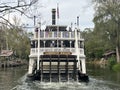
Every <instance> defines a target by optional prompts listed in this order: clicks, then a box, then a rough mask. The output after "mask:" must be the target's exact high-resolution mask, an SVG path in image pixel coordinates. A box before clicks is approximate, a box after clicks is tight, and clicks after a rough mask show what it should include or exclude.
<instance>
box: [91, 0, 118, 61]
mask: <svg viewBox="0 0 120 90" xmlns="http://www.w3.org/2000/svg"><path fill="white" fill-rule="evenodd" d="M93 2H94V4H95V11H96V13H95V17H94V20H93V21H94V23H95V31H96V32H98V33H100V34H101V33H102V35H101V37H104V38H105V39H106V41H107V42H108V44H109V45H111V46H112V47H113V48H115V50H116V59H117V62H120V35H119V33H120V29H119V28H120V1H119V0H93Z"/></svg>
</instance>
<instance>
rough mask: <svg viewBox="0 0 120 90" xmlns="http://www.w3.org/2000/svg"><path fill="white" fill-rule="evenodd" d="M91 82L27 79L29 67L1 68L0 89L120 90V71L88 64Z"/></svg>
mask: <svg viewBox="0 0 120 90" xmlns="http://www.w3.org/2000/svg"><path fill="white" fill-rule="evenodd" d="M87 73H88V74H89V77H90V82H89V83H77V82H72V83H71V82H66V83H45V82H42V83H41V82H39V81H29V80H27V77H26V75H27V67H26V66H22V67H17V68H7V69H0V90H120V73H115V72H113V71H111V70H109V69H108V68H106V67H102V68H101V67H100V66H96V65H92V64H88V65H87Z"/></svg>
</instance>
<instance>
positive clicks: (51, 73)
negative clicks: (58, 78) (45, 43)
mask: <svg viewBox="0 0 120 90" xmlns="http://www.w3.org/2000/svg"><path fill="white" fill-rule="evenodd" d="M49 72H50V82H51V81H52V77H51V76H52V73H51V55H50V71H49Z"/></svg>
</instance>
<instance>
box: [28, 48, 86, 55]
mask: <svg viewBox="0 0 120 90" xmlns="http://www.w3.org/2000/svg"><path fill="white" fill-rule="evenodd" d="M39 51H40V54H41V55H42V54H43V52H72V54H73V55H75V54H76V52H75V48H40V50H39ZM79 51H80V54H81V55H84V49H82V48H80V49H79ZM37 54H38V49H36V48H31V52H30V55H37Z"/></svg>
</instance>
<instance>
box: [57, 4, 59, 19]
mask: <svg viewBox="0 0 120 90" xmlns="http://www.w3.org/2000/svg"><path fill="white" fill-rule="evenodd" d="M57 18H58V19H59V4H58V3H57Z"/></svg>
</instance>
